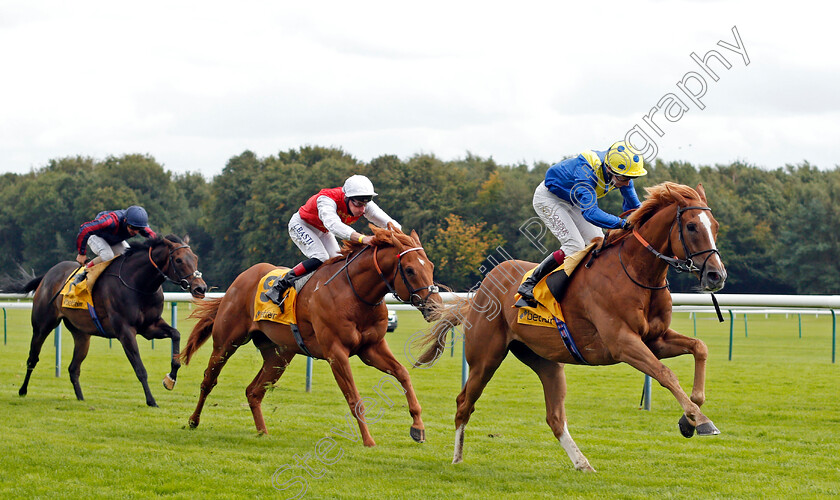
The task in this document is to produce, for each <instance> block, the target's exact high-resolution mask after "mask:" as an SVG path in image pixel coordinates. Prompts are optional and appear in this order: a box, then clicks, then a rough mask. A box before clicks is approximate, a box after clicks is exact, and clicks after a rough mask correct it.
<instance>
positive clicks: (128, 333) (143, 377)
mask: <svg viewBox="0 0 840 500" xmlns="http://www.w3.org/2000/svg"><path fill="white" fill-rule="evenodd" d="M117 331H118V333H117V340H119V341H120V343H121V344H122V346H123V351H125V356H126V357H127V358H128V361H129V363H131V367H132V368H134V374H135V375H137V379H138V380H139V381H140V384H142V385H143V392H144V393H145V394H146V404H147V405H148V406H157V402H155V398H154V396H152V391H151V389H149V381H148V374H147V373H146V367H145V366H143V360H141V359H140V351H139V349H138V348H137V337H136V332H135V331H134V330H133V329H131V328H128V327H123V328H120V329H118V330H117Z"/></svg>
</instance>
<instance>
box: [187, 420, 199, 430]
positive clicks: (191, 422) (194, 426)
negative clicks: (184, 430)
mask: <svg viewBox="0 0 840 500" xmlns="http://www.w3.org/2000/svg"><path fill="white" fill-rule="evenodd" d="M188 423H189V425H190V429H195V428H196V427H198V420H193V419H190V421H189V422H188Z"/></svg>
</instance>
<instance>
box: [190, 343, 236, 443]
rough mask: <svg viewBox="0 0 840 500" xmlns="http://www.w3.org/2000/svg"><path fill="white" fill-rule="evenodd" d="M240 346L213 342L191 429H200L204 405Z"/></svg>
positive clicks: (192, 417) (192, 416)
mask: <svg viewBox="0 0 840 500" xmlns="http://www.w3.org/2000/svg"><path fill="white" fill-rule="evenodd" d="M238 347H239V346H238V345H236V344H234V343H232V342H230V341H228V342H226V343H224V344H216V342H215V338H214V342H213V352H212V353H211V354H210V360H209V361H208V362H207V369H206V370H204V380H202V381H201V389H200V390H199V391H198V403H197V404H196V406H195V411H194V412H193V414H192V415H190V420H189V425H190V428H191V429H195V428H196V427H198V423H199V421H200V420H201V410H203V409H204V403H205V402H206V401H207V396H209V395H210V391H212V390H213V387H215V386H216V380H217V379H218V378H219V372H221V371H222V368H224V367H225V363H227V360H228V359H229V358H230V357H231V355H233V353H234V352H236V349H237V348H238Z"/></svg>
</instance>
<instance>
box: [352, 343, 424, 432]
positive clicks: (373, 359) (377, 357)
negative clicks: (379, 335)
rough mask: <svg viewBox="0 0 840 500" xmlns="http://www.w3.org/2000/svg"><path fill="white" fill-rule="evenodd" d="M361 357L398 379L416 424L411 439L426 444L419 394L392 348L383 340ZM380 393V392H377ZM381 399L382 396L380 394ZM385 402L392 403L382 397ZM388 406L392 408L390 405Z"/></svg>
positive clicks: (413, 424)
mask: <svg viewBox="0 0 840 500" xmlns="http://www.w3.org/2000/svg"><path fill="white" fill-rule="evenodd" d="M359 357H360V358H362V361H364V362H365V364H367V365H370V366H372V367H374V368H376V369H378V370H379V371H381V372H384V373H387V374H388V375H392V376H394V377H396V378H397V380H398V381H399V383H400V385H402V389H403V393H404V394H405V397H406V400H408V412H409V414H410V415H411V418H412V419H413V420H414V422H413V423H412V424H411V429H409V434H410V435H411V438H412V439H414V440H415V441H417V442H418V443H425V442H426V427H425V426H424V425H423V420H422V419H421V418H420V413H421V412H422V411H423V409H422V408H420V402H419V401H418V400H417V394H416V393H415V392H414V387H413V386H412V385H411V377H410V376H409V375H408V370H406V369H405V367H404V366H403V365H401V364H400V362H399V361H397V358H395V357H394V353H392V352H391V348H390V347H389V346H388V343H387V342H385V339H384V338H383V339H382V340H380V341H379V342H377V343H376V344H373V345H372V346H370V347H368V348H366V349H365V350H363V351H362V352H361V353H360V354H359ZM382 385H383V384H382V381H380V383H379V384H377V389H378V388H379V387H382ZM377 393H378V392H377ZM380 397H382V395H381V394H380ZM382 399H383V400H386V401H390V399H389V398H387V396H386V397H382ZM388 406H391V405H390V404H389V405H388Z"/></svg>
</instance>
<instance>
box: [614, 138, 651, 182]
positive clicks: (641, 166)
mask: <svg viewBox="0 0 840 500" xmlns="http://www.w3.org/2000/svg"><path fill="white" fill-rule="evenodd" d="M605 163H606V164H607V165H608V166H609V167H610V170H612V171H613V173H615V174H618V175H623V176H625V177H641V176H643V175H646V174H647V170H645V159H644V157H643V156H642V153H640V152H639V151H638V150H636V148H634V147H633V146H631V145H630V144H628V143H627V141H618V142H616V143H615V144H613V145H612V146H610V150H609V151H607V156H606V158H605Z"/></svg>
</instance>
